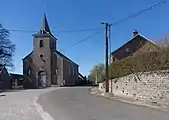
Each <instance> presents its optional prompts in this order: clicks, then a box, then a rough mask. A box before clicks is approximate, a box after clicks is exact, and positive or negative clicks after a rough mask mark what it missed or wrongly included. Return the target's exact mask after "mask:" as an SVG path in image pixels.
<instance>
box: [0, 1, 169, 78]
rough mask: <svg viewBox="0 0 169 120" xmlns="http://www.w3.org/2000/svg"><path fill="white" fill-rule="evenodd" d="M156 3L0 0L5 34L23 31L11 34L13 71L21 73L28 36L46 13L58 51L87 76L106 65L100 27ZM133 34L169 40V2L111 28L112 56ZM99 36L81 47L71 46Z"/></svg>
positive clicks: (29, 42) (29, 48)
mask: <svg viewBox="0 0 169 120" xmlns="http://www.w3.org/2000/svg"><path fill="white" fill-rule="evenodd" d="M159 1H160V0H137V1H136V0H1V1H0V24H2V25H3V27H4V28H6V29H8V30H26V31H25V32H24V31H22V32H21V31H20V32H18V31H10V33H11V34H10V40H11V41H12V42H13V43H14V44H16V52H15V55H14V57H13V60H14V65H15V69H14V70H13V71H11V72H13V73H20V74H22V69H23V68H22V58H24V57H25V56H26V55H27V54H29V53H30V52H31V51H32V48H33V37H32V34H34V33H36V32H34V31H38V30H39V29H40V26H41V22H42V18H43V15H44V13H46V16H47V19H48V23H49V26H50V29H51V31H53V35H54V36H55V37H56V38H58V40H57V49H58V50H59V51H60V52H62V53H63V54H65V55H66V56H68V57H69V58H70V59H72V60H73V61H75V62H76V63H78V64H79V70H80V72H81V73H82V74H84V75H88V74H89V72H90V70H91V69H92V67H93V66H94V65H96V64H98V63H104V59H105V54H104V53H105V50H104V49H105V31H104V29H103V28H104V25H102V24H100V22H101V21H106V22H108V23H113V22H116V21H118V20H119V19H122V18H125V17H127V16H128V15H130V14H133V13H135V12H137V11H139V10H141V9H144V8H147V7H149V6H151V5H153V4H155V3H158V2H159ZM90 29H95V30H90ZM134 29H137V30H138V31H139V33H140V34H142V35H144V36H145V37H147V38H149V39H151V40H153V41H156V40H159V39H162V38H164V36H165V35H169V2H168V3H167V4H164V5H161V6H159V7H156V8H155V9H153V10H151V11H148V12H146V13H144V14H142V15H140V16H138V17H136V18H134V19H130V20H127V21H125V22H123V23H121V24H119V25H116V26H112V27H111V51H113V50H115V49H117V48H119V47H120V46H121V45H123V44H124V43H126V42H127V41H129V40H130V39H131V38H132V37H133V36H132V32H133V30H134ZM79 30H90V31H79ZM98 32H99V34H97V35H95V36H93V37H91V38H90V39H87V40H86V41H85V42H82V43H79V44H77V45H74V44H75V43H77V42H78V41H81V40H83V39H85V38H87V37H88V36H92V35H93V34H96V33H98ZM72 45H74V46H72Z"/></svg>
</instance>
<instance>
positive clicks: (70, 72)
mask: <svg viewBox="0 0 169 120" xmlns="http://www.w3.org/2000/svg"><path fill="white" fill-rule="evenodd" d="M70 74H71V66H70V65H69V75H70Z"/></svg>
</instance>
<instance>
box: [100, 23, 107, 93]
mask: <svg viewBox="0 0 169 120" xmlns="http://www.w3.org/2000/svg"><path fill="white" fill-rule="evenodd" d="M101 24H105V37H106V38H105V40H106V44H105V45H106V46H105V76H106V77H105V82H106V88H105V89H106V92H109V70H108V64H109V63H108V61H109V60H108V59H109V58H108V57H109V53H108V52H109V50H108V45H109V42H108V28H109V24H108V23H107V22H106V23H101Z"/></svg>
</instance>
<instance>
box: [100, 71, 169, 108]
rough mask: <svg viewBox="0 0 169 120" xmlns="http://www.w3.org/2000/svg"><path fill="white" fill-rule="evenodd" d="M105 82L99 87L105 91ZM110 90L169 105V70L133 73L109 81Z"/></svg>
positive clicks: (114, 92)
mask: <svg viewBox="0 0 169 120" xmlns="http://www.w3.org/2000/svg"><path fill="white" fill-rule="evenodd" d="M104 88H105V86H104V84H103V83H100V85H99V89H100V90H103V91H104ZM109 91H110V92H112V93H113V94H114V95H117V96H126V97H132V98H134V99H137V100H144V101H151V102H153V103H163V104H166V105H169V71H156V72H146V73H137V74H131V75H128V76H125V77H121V78H116V79H112V80H110V81H109Z"/></svg>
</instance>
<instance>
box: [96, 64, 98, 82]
mask: <svg viewBox="0 0 169 120" xmlns="http://www.w3.org/2000/svg"><path fill="white" fill-rule="evenodd" d="M95 84H96V85H97V84H98V71H97V66H96V78H95Z"/></svg>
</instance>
